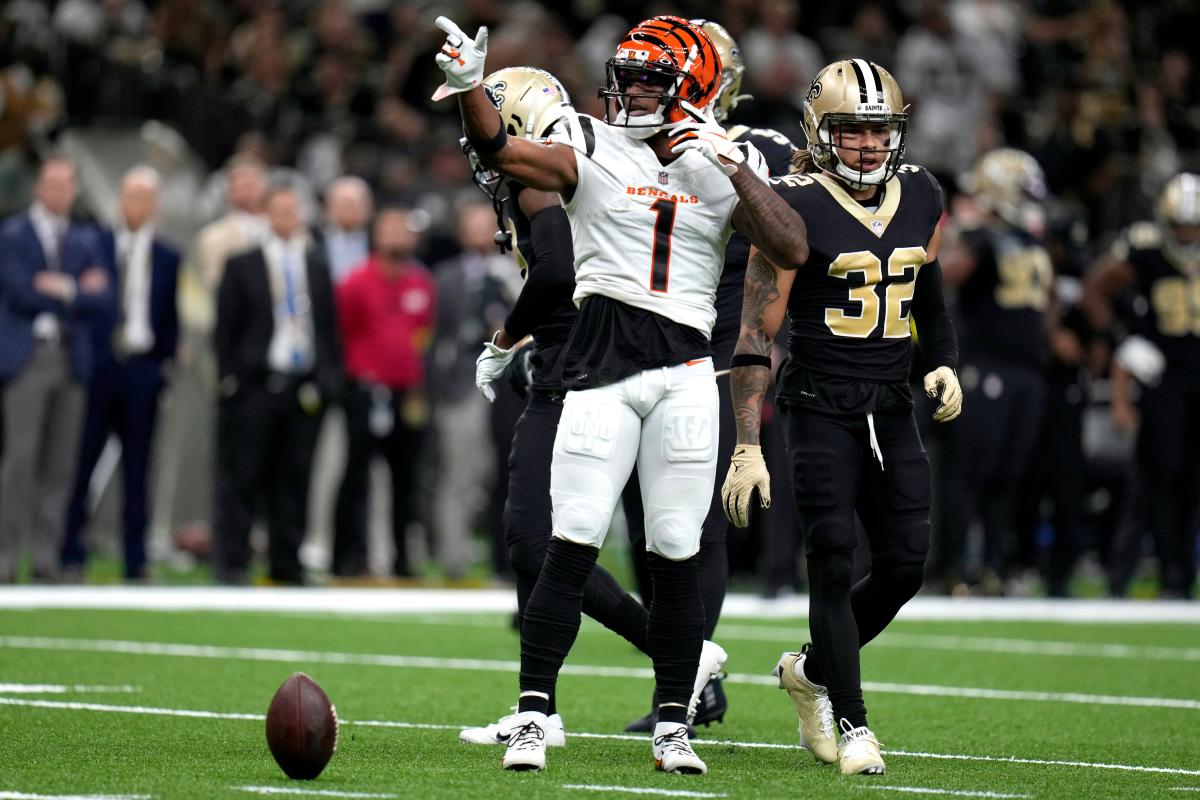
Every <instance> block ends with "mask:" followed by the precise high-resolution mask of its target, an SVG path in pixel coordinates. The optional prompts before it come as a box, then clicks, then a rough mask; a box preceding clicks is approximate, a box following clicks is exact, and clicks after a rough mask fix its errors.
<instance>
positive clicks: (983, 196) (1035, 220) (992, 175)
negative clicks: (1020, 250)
mask: <svg viewBox="0 0 1200 800" xmlns="http://www.w3.org/2000/svg"><path fill="white" fill-rule="evenodd" d="M961 182H962V185H963V188H964V189H966V190H967V191H968V192H970V193H971V194H972V195H974V196H975V200H976V202H978V203H979V205H980V206H982V207H983V208H984V209H986V210H987V211H991V212H992V213H993V214H996V215H997V216H999V217H1000V218H1001V219H1002V220H1004V221H1005V222H1007V223H1009V224H1010V225H1015V226H1016V227H1018V228H1022V229H1024V230H1027V231H1029V232H1030V233H1035V234H1039V235H1040V234H1041V232H1042V231H1043V229H1044V228H1045V224H1044V222H1045V213H1044V212H1043V211H1042V203H1043V202H1044V201H1045V199H1046V177H1045V174H1044V173H1043V172H1042V168H1041V167H1040V166H1038V162H1037V160H1036V159H1035V158H1034V157H1033V156H1031V155H1029V153H1026V152H1025V151H1023V150H1016V149H1014V148H1011V147H1002V148H999V149H997V150H991V151H989V152H987V153H985V154H984V155H983V157H982V158H980V159H979V161H977V162H976V163H975V167H974V168H973V169H972V170H971V172H970V173H968V174H967V175H966V176H965V177H964V178H963V180H962V181H961Z"/></svg>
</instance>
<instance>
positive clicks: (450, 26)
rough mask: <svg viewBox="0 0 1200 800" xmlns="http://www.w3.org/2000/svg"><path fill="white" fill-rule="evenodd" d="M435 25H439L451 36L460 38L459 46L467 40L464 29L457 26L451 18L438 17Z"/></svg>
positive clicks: (434, 22)
mask: <svg viewBox="0 0 1200 800" xmlns="http://www.w3.org/2000/svg"><path fill="white" fill-rule="evenodd" d="M433 24H434V25H437V26H438V27H439V28H441V29H442V30H443V31H445V32H446V33H447V34H449V35H450V36H457V37H459V40H460V41H459V44H462V41H461V40H463V39H466V36H467V35H466V34H465V33H463V32H462V28H460V27H458V26H457V25H455V24H454V20H452V19H450V18H449V17H438V18H437V19H435V20H434V21H433Z"/></svg>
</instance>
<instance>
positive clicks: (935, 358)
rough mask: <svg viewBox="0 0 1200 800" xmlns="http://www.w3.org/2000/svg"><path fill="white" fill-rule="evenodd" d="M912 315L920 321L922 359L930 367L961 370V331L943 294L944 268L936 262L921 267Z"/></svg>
mask: <svg viewBox="0 0 1200 800" xmlns="http://www.w3.org/2000/svg"><path fill="white" fill-rule="evenodd" d="M912 315H913V318H914V319H915V320H916V322H917V336H918V341H919V342H920V346H921V356H922V358H924V359H925V363H926V364H928V365H929V366H930V367H931V368H936V367H950V369H953V370H957V369H958V331H956V330H955V329H954V320H952V319H951V318H950V312H948V311H947V310H946V298H945V296H944V295H943V294H942V267H941V265H940V264H938V262H937V259H934V260H933V261H930V262H929V263H928V264H926V265H925V266H923V267H921V270H920V272H918V273H917V286H916V289H915V291H914V293H913V302H912Z"/></svg>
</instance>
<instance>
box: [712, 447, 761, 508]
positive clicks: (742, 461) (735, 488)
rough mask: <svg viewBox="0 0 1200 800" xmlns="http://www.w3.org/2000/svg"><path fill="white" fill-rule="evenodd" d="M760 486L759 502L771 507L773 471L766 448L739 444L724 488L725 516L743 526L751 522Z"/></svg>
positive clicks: (722, 497) (722, 502) (726, 476)
mask: <svg viewBox="0 0 1200 800" xmlns="http://www.w3.org/2000/svg"><path fill="white" fill-rule="evenodd" d="M755 489H758V502H759V505H760V506H762V507H763V508H770V507H771V473H769V472H767V462H765V461H763V457H762V448H761V447H759V446H758V445H756V444H739V445H738V446H737V447H736V448H734V451H733V458H732V459H730V462H729V472H728V473H727V474H726V475H725V485H723V486H722V487H721V505H722V506H724V507H725V518H726V519H728V520H729V521H730V522H732V523H733V524H734V525H736V526H738V527H739V528H745V527H746V526H747V525H749V524H750V498H751V496H752V495H753V494H754V490H755Z"/></svg>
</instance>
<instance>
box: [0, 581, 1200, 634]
mask: <svg viewBox="0 0 1200 800" xmlns="http://www.w3.org/2000/svg"><path fill="white" fill-rule="evenodd" d="M0 608H4V609H44V608H121V609H138V610H144V611H291V612H304V611H311V612H318V613H320V612H331V611H332V612H342V613H349V614H363V615H380V614H430V613H506V614H511V613H512V612H513V611H515V610H516V595H515V593H514V592H513V591H512V590H510V589H381V588H371V589H359V588H348V587H347V588H300V589H288V588H268V587H254V588H236V587H213V586H195V587H193V586H136V587H128V586H9V587H4V588H0ZM721 616H722V617H723V618H725V619H752V620H762V619H789V618H797V617H807V616H808V596H807V595H794V596H792V597H788V598H784V599H779V600H765V599H763V598H760V597H756V596H754V595H747V594H731V595H729V596H728V597H727V598H726V599H725V604H724V605H723V606H722V609H721ZM899 619H902V620H1010V621H1034V622H1108V623H1134V624H1137V623H1148V622H1170V623H1183V624H1191V625H1197V624H1200V603H1193V602H1189V601H1186V600H1155V601H1153V602H1148V601H1142V600H1057V599H1029V600H1024V599H1015V598H952V597H917V598H914V599H913V600H910V601H909V602H908V603H907V604H906V605H905V606H904V608H902V609H901V610H900V615H899Z"/></svg>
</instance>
